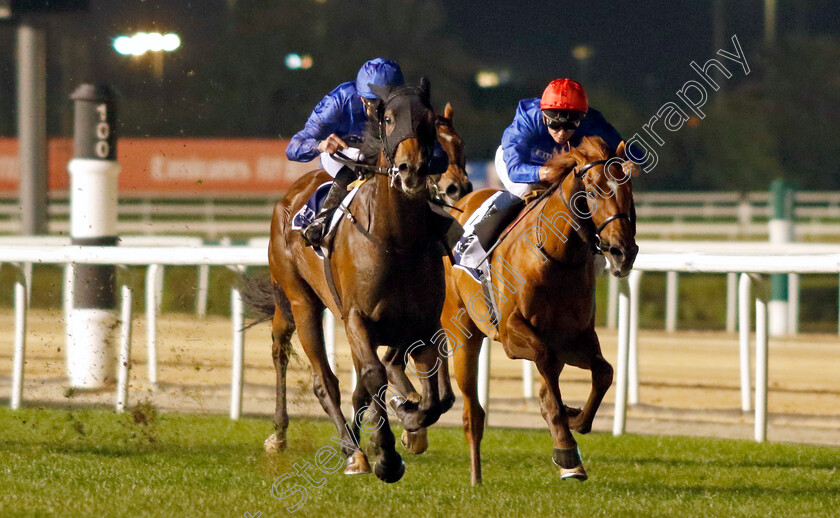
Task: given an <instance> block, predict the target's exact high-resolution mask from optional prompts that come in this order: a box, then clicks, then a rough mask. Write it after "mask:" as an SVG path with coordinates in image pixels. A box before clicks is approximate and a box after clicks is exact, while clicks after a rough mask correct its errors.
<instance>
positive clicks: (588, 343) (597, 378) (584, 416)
mask: <svg viewBox="0 0 840 518" xmlns="http://www.w3.org/2000/svg"><path fill="white" fill-rule="evenodd" d="M578 343H579V347H580V349H581V351H585V355H584V358H585V359H584V361H582V362H580V363H573V364H572V365H574V366H575V367H579V368H581V369H589V370H590V371H591V372H592V388H591V389H590V391H589V397H588V398H587V400H586V404H585V405H584V406H583V410H582V411H581V412H579V413H578V414H577V415H570V416H569V417H570V419H569V426H570V427H571V428H572V430H574V431H576V432H578V433H589V432H590V431H591V430H592V421H593V420H594V419H595V413H596V412H598V407H599V406H600V405H601V401H602V400H603V399H604V395H605V394H606V393H607V390H608V389H609V388H610V385H612V380H613V368H612V365H610V364H609V362H607V360H605V359H604V356H603V355H602V354H601V344H600V342H599V341H598V335H597V334H595V329H590V330H588V331H586V332H585V333H584V334H583V336H581V338H580V340H579V342H578ZM567 411H568V408H567Z"/></svg>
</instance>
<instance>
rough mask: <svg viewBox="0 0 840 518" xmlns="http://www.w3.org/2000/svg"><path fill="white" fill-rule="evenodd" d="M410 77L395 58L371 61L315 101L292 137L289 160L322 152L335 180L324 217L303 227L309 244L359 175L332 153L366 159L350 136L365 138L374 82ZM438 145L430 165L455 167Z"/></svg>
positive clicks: (318, 237) (399, 81) (395, 83)
mask: <svg viewBox="0 0 840 518" xmlns="http://www.w3.org/2000/svg"><path fill="white" fill-rule="evenodd" d="M404 82H405V81H404V80H403V75H402V71H401V70H400V66H399V65H398V64H396V63H395V62H393V61H391V60H388V59H382V58H376V59H371V60H370V61H367V62H366V63H365V64H364V65H362V67H361V68H360V69H359V72H358V74H357V75H356V80H355V81H348V82H346V83H341V84H340V85H338V86H337V87H336V88H335V89H334V90H333V91H331V92H330V93H328V94H327V95H326V96H325V97H324V98H323V99H322V100H321V102H319V103H318V104H317V106H315V109H314V110H312V114H311V115H310V116H309V119H308V120H307V121H306V125H305V126H304V128H303V129H302V130H300V131H299V132H297V133H296V134H295V136H294V137H292V139H291V141H290V142H289V145H288V147H287V148H286V156H287V157H288V158H289V160H294V161H296V162H309V161H310V160H312V159H314V158H315V157H316V156H319V155H320V157H321V166H322V167H323V168H324V170H325V171H326V172H327V173H329V174H330V176H332V177H333V178H334V179H335V180H334V182H333V185H332V187H331V188H330V191H329V193H328V194H327V197H326V199H325V200H324V203H323V205H322V207H321V211H320V213H319V214H318V217H317V218H316V219H315V220H314V221H313V222H312V223H311V224H310V225H309V226H308V227H306V228H305V229H304V230H303V237H304V238H305V240H306V241H307V242H308V244H313V245H317V244H319V243H320V241H321V239H322V238H323V235H322V234H323V231H324V228H325V226H326V225H325V223H326V221H327V219H328V217H329V215H330V214H331V213H332V211H333V210H334V209H335V208H336V207H338V205H339V204H340V203H341V200H343V199H344V196H345V195H346V194H347V187H348V185H349V184H350V182H352V181H353V180H354V179H355V177H356V173H355V172H354V171H353V170H352V169H351V168H350V167H347V166H345V165H344V164H342V163H340V162H337V161H336V160H334V159H333V158H332V157H331V156H330V154H332V153H335V152H336V151H342V152H343V153H344V154H345V155H347V156H348V157H350V158H352V159H354V160H358V159H360V153H359V151H358V149H355V148H352V147H349V146H348V143H347V141H348V140H349V141H351V142H354V141H355V142H360V141H361V139H362V135H363V134H364V129H365V124H366V123H367V120H368V117H369V116H370V115H371V114H372V111H371V110H373V109H375V106H376V103H375V100H376V98H377V97H376V94H374V93H373V91H371V89H370V86H369V85H372V84H374V85H380V86H394V87H395V86H402V85H403V84H404ZM435 144H436V145H435V148H434V151H433V153H432V158H431V160H430V163H429V169H430V171H431V172H432V173H433V174H441V173H443V172H444V171H446V168H447V167H449V158H448V157H447V155H446V153H445V152H444V151H443V148H441V147H440V144H438V143H437V142H435Z"/></svg>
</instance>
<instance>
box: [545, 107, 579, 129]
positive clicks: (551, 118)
mask: <svg viewBox="0 0 840 518" xmlns="http://www.w3.org/2000/svg"><path fill="white" fill-rule="evenodd" d="M542 115H543V122H545V125H546V126H548V127H549V128H551V129H552V130H554V131H560V130H575V129H577V127H578V126H580V122H581V121H582V120H583V119H584V117H586V113H584V112H577V111H561V110H543V111H542Z"/></svg>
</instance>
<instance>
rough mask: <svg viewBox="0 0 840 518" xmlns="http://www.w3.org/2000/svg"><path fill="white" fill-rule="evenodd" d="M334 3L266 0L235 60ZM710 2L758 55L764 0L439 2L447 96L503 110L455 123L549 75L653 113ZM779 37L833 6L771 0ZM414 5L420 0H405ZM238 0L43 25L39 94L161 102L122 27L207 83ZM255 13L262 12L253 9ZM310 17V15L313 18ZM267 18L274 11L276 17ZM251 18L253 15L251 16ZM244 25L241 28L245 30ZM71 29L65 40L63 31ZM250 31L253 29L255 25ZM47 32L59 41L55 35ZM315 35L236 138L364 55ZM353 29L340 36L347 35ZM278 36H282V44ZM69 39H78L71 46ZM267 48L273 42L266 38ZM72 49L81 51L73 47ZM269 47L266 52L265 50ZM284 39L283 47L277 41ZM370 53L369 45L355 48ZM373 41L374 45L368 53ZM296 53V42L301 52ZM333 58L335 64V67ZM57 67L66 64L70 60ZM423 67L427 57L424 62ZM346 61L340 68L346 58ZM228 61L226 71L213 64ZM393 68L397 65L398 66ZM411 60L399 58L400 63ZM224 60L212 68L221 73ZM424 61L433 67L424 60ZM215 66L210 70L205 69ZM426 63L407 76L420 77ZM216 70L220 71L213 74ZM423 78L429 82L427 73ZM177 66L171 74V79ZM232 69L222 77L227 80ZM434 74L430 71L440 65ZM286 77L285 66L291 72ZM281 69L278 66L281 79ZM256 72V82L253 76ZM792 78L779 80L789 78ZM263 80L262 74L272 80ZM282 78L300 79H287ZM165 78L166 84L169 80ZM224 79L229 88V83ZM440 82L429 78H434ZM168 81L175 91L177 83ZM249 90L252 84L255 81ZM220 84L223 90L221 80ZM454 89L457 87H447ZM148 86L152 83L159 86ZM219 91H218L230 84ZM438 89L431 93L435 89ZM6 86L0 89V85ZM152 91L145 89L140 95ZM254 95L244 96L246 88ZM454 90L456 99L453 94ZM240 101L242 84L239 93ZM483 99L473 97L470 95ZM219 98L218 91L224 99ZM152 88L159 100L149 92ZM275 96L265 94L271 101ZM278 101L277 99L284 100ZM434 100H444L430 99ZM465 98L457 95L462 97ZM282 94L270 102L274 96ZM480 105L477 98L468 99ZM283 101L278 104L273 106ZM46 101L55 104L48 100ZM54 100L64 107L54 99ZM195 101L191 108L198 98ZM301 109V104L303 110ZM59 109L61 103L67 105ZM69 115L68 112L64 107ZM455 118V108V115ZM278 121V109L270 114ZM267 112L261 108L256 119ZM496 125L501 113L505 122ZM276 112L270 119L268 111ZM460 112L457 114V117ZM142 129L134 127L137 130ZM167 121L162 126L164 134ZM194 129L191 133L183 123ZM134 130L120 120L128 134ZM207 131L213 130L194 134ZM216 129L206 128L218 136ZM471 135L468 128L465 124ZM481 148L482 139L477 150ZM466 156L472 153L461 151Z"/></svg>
mask: <svg viewBox="0 0 840 518" xmlns="http://www.w3.org/2000/svg"><path fill="white" fill-rule="evenodd" d="M344 1H345V0H320V1H319V2H317V3H315V2H314V0H309V1H304V0H294V1H291V0H285V1H279V0H278V1H275V2H264V3H263V4H260V5H263V6H270V7H268V8H270V9H272V10H273V11H275V12H276V11H282V12H284V13H286V14H287V18H286V19H285V20H284V21H286V22H287V25H286V26H285V27H281V26H278V27H277V29H276V30H275V29H274V26H271V25H270V23H271V22H267V23H269V27H267V28H266V27H265V26H263V27H262V30H263V31H266V30H267V31H269V34H271V32H272V31H273V32H275V33H285V35H283V37H281V38H279V39H278V38H275V39H274V40H272V42H273V43H265V44H263V39H262V36H259V35H258V36H257V37H255V38H254V40H255V41H254V48H253V52H252V54H253V57H254V64H253V65H252V64H251V63H247V65H246V66H247V67H248V68H247V69H248V70H256V71H257V74H259V70H260V67H272V68H273V69H274V70H276V69H278V68H280V69H282V68H283V66H282V59H283V56H284V55H285V53H286V52H289V51H290V50H289V48H294V47H295V45H296V44H297V45H300V46H302V47H305V46H306V43H305V42H303V44H302V45H301V44H300V42H298V41H296V40H297V39H300V38H299V36H300V35H299V33H294V34H293V33H292V32H291V31H290V30H289V27H288V22H291V23H293V24H296V25H302V26H304V27H310V26H311V27H313V31H314V30H317V29H315V27H317V25H318V24H319V20H318V16H324V13H327V12H329V11H330V10H334V9H336V8H337V6H342V7H344V8H345V12H346V9H347V5H348V4H346V3H339V2H344ZM715 1H719V2H721V5H723V7H724V9H723V10H724V20H725V24H724V25H725V26H724V30H723V34H722V36H723V45H722V46H723V48H726V49H731V42H730V37H731V36H732V35H733V34H737V35H738V38H739V41H740V42H741V44H742V46H743V48H744V51H745V52H746V54H747V56H748V57H750V59H752V57H756V56H757V55H758V54H759V53H760V51H761V48H762V37H763V33H762V31H763V16H762V10H763V5H764V2H763V0H702V1H701V0H671V1H668V0H644V1H637V2H616V1H607V0H590V1H587V2H565V1H559V2H558V1H553V2H548V1H539V0H516V1H508V0H458V1H448V0H440V1H439V2H438V3H437V4H438V5H439V6H440V7H441V10H442V11H443V13H442V14H443V16H444V18H445V20H444V22H443V23H444V29H445V32H446V33H448V34H449V36H450V37H451V39H452V40H454V41H455V44H456V45H457V46H459V47H460V48H461V49H463V50H464V51H465V55H466V56H467V57H466V58H465V59H466V60H468V61H470V62H467V63H464V64H463V69H464V70H465V71H466V74H462V76H463V77H461V78H459V79H458V81H460V83H451V84H450V85H449V90H448V91H447V92H446V94H447V95H454V96H455V97H456V98H457V96H458V95H460V96H461V97H460V99H459V101H460V102H461V103H462V104H463V103H465V101H467V100H470V101H472V102H473V103H474V107H476V108H480V107H482V106H483V107H484V108H487V106H490V108H492V109H497V110H501V109H503V110H504V117H501V115H497V116H496V118H495V119H492V120H489V121H487V122H485V119H484V117H486V116H487V113H484V114H478V113H476V114H475V117H474V120H472V121H469V120H467V121H465V124H466V125H467V128H468V129H469V128H470V126H469V125H470V124H472V126H471V127H472V128H474V129H475V128H477V126H480V125H488V126H492V128H488V131H486V132H485V135H484V136H482V137H481V138H484V139H485V140H487V139H489V137H488V135H490V134H492V135H493V140H495V139H496V138H498V137H497V135H496V134H497V133H499V132H500V131H501V129H502V128H503V127H504V125H506V124H508V123H509V121H510V116H511V115H512V112H513V109H514V107H515V103H516V101H517V100H518V99H519V98H521V97H525V96H538V95H539V94H540V92H541V90H542V87H543V86H544V85H545V84H547V83H548V81H550V80H551V79H554V78H556V77H564V76H567V77H576V78H578V79H581V80H582V81H583V82H584V83H585V86H586V87H587V88H589V87H597V88H598V89H601V90H604V91H609V92H612V94H614V95H616V96H617V97H620V98H621V99H623V100H625V101H626V102H628V103H630V104H631V105H632V106H633V107H634V109H635V110H637V111H639V112H648V111H650V110H651V109H656V107H658V106H660V105H661V104H662V103H663V102H664V101H667V100H669V99H670V98H671V97H673V95H674V92H675V91H676V90H677V89H679V88H680V86H681V85H682V84H683V83H684V82H685V81H686V80H687V79H689V78H691V77H692V75H693V72H692V71H691V69H690V67H689V63H690V62H691V61H692V60H694V61H697V62H699V63H701V64H702V63H704V62H705V61H706V60H708V59H710V58H712V57H713V56H714V52H715V51H716V50H717V48H720V47H717V48H716V46H715V44H714V42H713V39H714V38H713V32H714V31H713V23H712V18H713V17H712V5H713V4H714V2H715ZM400 2H401V0H389V1H388V2H387V3H384V0H355V1H354V3H353V4H352V5H358V6H360V9H363V8H365V7H370V6H376V5H379V6H380V8H381V7H382V6H383V5H387V6H388V8H389V9H392V10H399V9H397V8H395V7H394V6H399V5H400ZM778 2H779V11H778V27H779V30H778V33H779V37H780V38H783V37H785V36H787V35H791V34H810V35H817V34H830V35H833V36H834V37H837V36H838V35H840V2H837V1H834V0H778ZM408 3H409V4H413V5H414V6H415V8H416V6H417V5H421V4H422V3H421V2H419V1H418V0H411V1H410V2H408ZM232 4H233V5H238V7H237V9H239V10H241V9H242V8H243V6H248V5H257V4H259V2H257V0H235V1H232V0H119V1H115V0H90V10H89V12H87V13H84V14H76V15H69V16H68V15H62V18H54V19H53V20H52V21H51V22H50V28H51V29H50V30H51V31H52V32H51V38H50V39H51V48H50V49H51V50H50V55H49V56H48V62H49V63H50V66H52V67H54V68H52V69H51V70H52V72H51V73H50V74H49V81H50V85H49V88H50V92H51V95H54V96H55V97H56V98H57V99H66V94H67V91H72V89H73V87H74V86H73V85H75V84H78V82H80V81H87V82H91V81H105V82H111V83H117V86H120V84H119V83H123V87H124V93H125V94H126V95H127V96H129V97H131V96H133V97H135V98H136V97H138V96H146V97H147V101H150V102H157V101H159V100H160V99H165V97H166V93H154V92H153V91H154V90H155V85H154V84H153V83H152V82H151V81H150V80H149V78H148V73H145V76H144V75H143V74H141V73H140V72H138V70H137V66H136V65H137V62H139V61H137V60H135V66H133V68H132V66H131V65H130V64H129V63H130V61H131V60H129V59H128V58H124V57H119V56H117V55H116V53H115V52H114V51H113V49H112V48H111V43H112V41H113V38H115V37H116V36H118V35H120V34H131V33H133V32H136V31H140V30H144V31H149V30H161V31H170V30H175V31H177V32H178V33H180V35H181V37H182V40H183V42H184V45H183V47H182V49H180V50H179V51H178V52H176V53H175V55H174V56H172V57H168V58H167V74H168V75H172V74H175V75H176V77H175V78H174V79H172V78H167V81H170V82H171V81H174V82H178V81H180V82H181V85H196V84H197V83H201V82H205V83H211V82H213V81H214V77H212V76H208V75H206V74H205V75H202V72H203V70H207V69H210V68H212V67H209V66H208V64H210V63H212V62H214V60H217V59H218V58H219V55H218V54H213V52H216V53H219V52H222V53H224V52H225V51H226V48H227V41H228V40H225V38H226V37H227V35H228V34H229V29H230V27H231V25H230V21H231V19H232V18H231V15H230V14H229V5H232ZM264 8H266V7H261V8H260V9H264ZM313 13H318V14H313ZM274 20H276V18H275V19H274ZM260 21H261V20H257V22H260ZM245 30H248V28H247V27H246V29H245ZM388 30H389V28H388V27H381V26H368V27H359V36H358V37H361V38H366V39H367V40H369V41H374V42H375V41H377V38H378V37H382V35H383V34H385V35H386V37H388V38H400V37H402V35H400V34H392V33H389V32H388ZM70 33H72V37H68V34H70ZM258 34H261V33H258ZM56 36H58V37H56ZM324 37H325V38H327V39H335V41H336V42H337V43H336V44H333V45H331V46H328V47H327V48H329V49H330V55H328V56H327V55H325V56H316V65H315V67H314V68H313V71H312V72H310V73H309V75H308V76H304V75H297V76H295V78H297V77H300V78H303V77H309V78H310V79H308V80H304V81H312V85H309V84H299V85H290V84H288V82H287V83H282V84H281V82H280V81H278V79H277V78H276V75H275V78H274V81H275V84H274V85H270V87H269V88H273V89H274V93H272V90H270V89H269V90H268V91H257V90H256V89H254V88H253V87H250V86H248V85H247V84H246V86H243V87H242V88H249V90H248V93H247V94H246V95H245V97H248V96H251V97H253V99H247V101H248V102H249V103H251V106H252V108H250V109H255V110H262V111H265V106H266V105H268V104H269V103H271V102H277V103H278V104H277V107H275V108H274V109H275V110H277V111H278V112H282V110H284V109H287V107H288V106H289V105H290V104H292V105H294V106H296V107H299V108H300V109H299V110H298V111H300V113H295V114H294V115H293V116H289V117H288V118H287V119H286V120H285V121H283V122H278V123H277V124H275V125H272V124H270V123H266V124H263V125H262V126H252V127H249V128H247V129H243V126H242V125H240V126H238V128H239V129H240V132H239V133H237V132H236V131H235V130H236V127H233V126H232V129H231V133H230V134H231V135H234V136H248V135H253V136H259V135H265V134H274V135H277V134H280V135H285V136H288V135H289V134H290V133H292V132H294V131H295V129H296V128H298V127H299V126H300V125H302V123H303V121H304V120H305V115H306V114H308V113H309V110H310V109H311V107H312V106H314V104H315V103H316V102H317V101H318V100H319V99H320V98H321V96H323V95H324V93H326V91H327V90H328V89H329V88H331V87H332V86H334V85H335V84H337V83H339V82H342V81H346V80H348V79H349V77H348V71H350V70H351V69H354V67H357V66H358V64H360V63H361V62H363V61H364V60H365V59H369V58H371V57H373V56H372V55H353V53H352V52H350V53H346V54H342V52H343V47H342V44H341V43H338V42H342V41H343V42H344V43H346V42H347V41H348V40H346V39H344V40H343V39H342V38H341V37H339V36H338V35H330V34H326V35H324ZM352 37H354V36H353V35H350V38H351V40H350V41H352ZM284 38H285V39H284ZM71 40H72V41H73V42H74V44H75V45H76V50H75V52H76V54H75V55H74V54H72V51H71V50H68V49H67V48H61V46H62V45H64V44H65V41H71ZM80 42H81V43H80ZM278 43H279V44H278ZM80 44H83V45H84V46H83V47H81V50H79V45H80ZM579 44H586V45H588V46H590V47H591V48H592V49H593V51H594V54H593V56H592V58H591V59H590V60H589V63H588V65H587V67H586V68H587V69H586V70H585V71H582V70H581V67H580V63H578V62H576V61H575V60H574V59H573V58H572V56H571V49H572V48H574V47H575V46H576V45H579ZM272 45H273V46H272ZM282 45H285V46H286V48H283V46H282ZM419 47H420V48H415V47H411V48H408V49H405V51H404V55H403V58H405V56H406V55H408V56H413V57H418V58H419V57H420V56H422V58H420V59H416V60H415V62H416V63H418V64H417V65H415V68H419V67H421V66H429V64H430V63H432V64H434V62H435V60H439V58H438V57H437V56H435V55H434V54H432V55H430V56H429V55H427V54H429V53H428V52H427V51H426V50H425V49H423V48H422V46H419ZM364 48H367V49H368V51H370V49H371V48H372V47H370V46H367V47H364ZM373 48H376V47H373ZM300 50H306V49H305V48H302V49H300ZM336 61H338V62H339V63H341V64H343V65H344V66H343V67H342V66H335V65H334V63H336ZM68 63H69V64H70V66H68ZM423 63H425V64H423ZM350 65H352V67H351V66H350ZM225 66H226V65H225ZM404 66H405V65H404ZM409 66H411V65H409ZM222 68H223V67H222ZM431 68H434V66H433V65H432V66H431ZM479 68H491V69H497V70H504V69H507V70H509V71H510V72H511V81H510V85H509V86H508V87H506V89H505V88H500V89H498V90H499V91H498V92H481V91H479V89H477V88H476V87H475V85H474V84H472V79H471V78H472V75H469V74H472V73H473V72H471V71H474V70H478V69H479ZM194 70H195V71H196V72H195V74H194V75H189V77H188V74H192V73H193V71H194ZM215 70H216V72H214V73H218V70H219V67H216V69H215ZM423 71H424V70H415V71H414V72H416V73H422V72H423ZM0 72H3V73H2V75H0V83H2V84H0V101H3V100H4V99H7V101H6V102H0V132H2V133H5V134H9V133H10V132H11V131H13V129H14V123H13V121H14V112H13V110H14V108H13V100H14V94H13V92H14V87H15V85H14V78H15V75H14V30H13V27H12V26H11V25H10V24H5V25H0ZM222 73H223V74H224V73H225V72H224V69H223V71H222ZM434 73H435V72H431V74H430V75H432V80H433V84H435V80H436V78H435V77H434ZM178 74H180V75H181V77H177V75H178ZM232 74H235V72H232V71H231V72H229V73H228V75H232ZM437 74H438V76H440V74H441V72H440V70H438V72H437ZM292 75H294V73H292ZM287 76H288V77H291V76H289V74H287ZM259 79H260V78H259V77H258V78H257V80H259ZM795 80H796V78H791V81H795ZM270 81H271V79H268V80H267V82H270ZM288 81H300V80H299V79H289V80H288ZM170 84H175V83H170ZM234 84H236V83H235V82H234ZM437 84H438V85H440V84H441V83H440V81H439V79H438V83H437ZM176 86H177V85H176ZM256 86H257V87H260V86H263V84H261V83H257V84H256ZM191 88H193V89H192V90H185V92H187V93H185V94H184V96H185V97H184V100H185V101H186V103H192V104H196V103H198V105H200V104H201V103H202V102H203V103H204V108H203V109H204V110H205V112H206V113H210V112H212V111H214V110H216V109H217V108H215V107H213V106H210V103H213V102H217V101H218V99H209V98H205V99H202V98H199V99H195V98H192V99H189V98H188V96H189V95H190V93H193V94H194V93H195V92H197V91H198V89H197V88H195V87H194V86H193V87H191ZM225 88H229V89H230V88H231V87H230V86H229V84H228V86H226V87H225ZM458 89H460V90H458ZM157 90H158V91H160V90H161V87H157ZM228 91H229V90H228ZM437 91H438V92H441V89H440V87H439V89H438V90H437ZM4 92H5V93H4ZM150 92H151V93H150ZM252 92H253V93H252ZM459 92H460V93H459ZM238 93H239V94H240V95H239V97H240V98H243V95H242V93H241V92H238ZM488 93H489V94H490V95H489V96H486V97H487V98H488V99H489V101H488V100H485V101H484V105H482V104H481V102H482V101H481V100H480V99H479V98H480V97H481V96H482V95H485V94H488ZM223 94H224V92H221V95H222V96H223ZM156 95H157V97H155V96H156ZM272 95H273V97H272ZM284 95H285V96H286V97H283V96H284ZM441 95H443V94H441ZM467 96H469V97H467ZM275 99H281V101H282V102H281V101H275ZM477 99H478V100H477ZM282 103H286V104H285V105H283V106H280V105H281V104H282ZM55 104H56V103H55V102H53V105H55ZM65 104H66V103H65ZM198 107H199V108H201V106H198ZM304 107H305V109H304ZM65 108H66V106H65ZM171 108H172V106H171V105H167V107H166V108H165V109H164V108H161V110H160V111H161V112H162V113H164V112H165V111H166V110H171ZM64 111H65V112H67V110H64ZM462 113H463V112H462ZM281 115H282V113H281ZM265 118H266V119H270V118H271V115H265ZM503 119H506V120H503ZM275 120H279V119H277V118H276V117H275ZM462 120H464V119H462ZM67 122H68V116H67V115H66V113H61V114H56V113H51V115H50V128H51V129H50V131H51V132H52V133H56V132H59V133H63V132H66V131H67ZM141 126H142V124H140V123H138V124H137V125H135V126H134V128H135V130H139V129H140V127H141ZM149 127H151V128H152V129H151V130H150V131H152V132H154V131H157V130H155V129H154V128H155V127H157V128H163V129H162V130H160V131H162V132H163V134H167V132H168V133H172V124H170V125H169V126H166V125H165V124H163V125H158V126H154V125H151V124H150V125H149ZM166 128H169V129H166ZM194 129H198V128H194ZM127 130H128V131H132V128H127ZM203 131H205V133H207V134H211V133H212V132H213V131H214V130H213V128H211V127H208V129H206V130H203ZM223 131H228V130H226V129H218V132H223ZM474 131H477V130H474ZM488 145H489V144H488ZM473 149H474V150H475V148H473Z"/></svg>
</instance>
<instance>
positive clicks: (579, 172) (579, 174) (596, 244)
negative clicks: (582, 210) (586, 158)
mask: <svg viewBox="0 0 840 518" xmlns="http://www.w3.org/2000/svg"><path fill="white" fill-rule="evenodd" d="M607 162H608V160H595V161H592V162H589V163H587V164H584V165H583V166H582V167H577V166H575V168H574V169H572V174H574V175H575V178H576V179H578V180H582V179H583V177H584V175H586V173H587V172H588V171H589V170H590V169H592V168H593V167H595V166H598V165H603V164H606V163H607ZM584 189H585V187H584ZM558 191H559V192H560V199H561V200H563V203H564V204H565V205H566V207H567V208H568V209H569V210H570V211H572V212H573V213H575V211H574V209H572V207H571V205H570V204H569V201H568V200H566V197H565V196H563V190H562V189H558ZM587 209H588V207H587ZM582 217H583V218H584V219H589V220H590V221H592V212H591V211H588V210H587V214H585V215H583V216H582ZM619 219H626V220H627V221H629V222H630V223H633V218H632V217H631V216H630V215H629V214H627V213H626V212H619V213H617V214H613V215H612V216H610V217H608V218H607V219H605V220H604V221H602V222H601V224H600V225H598V226H597V227H596V228H595V232H594V237H595V239H594V241H593V243H592V253H593V254H600V255H603V254H604V250H603V249H602V248H601V232H603V231H604V229H605V228H607V225H609V224H610V223H612V222H613V221H616V220H619ZM592 223H593V225H594V223H595V222H594V221H592Z"/></svg>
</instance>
